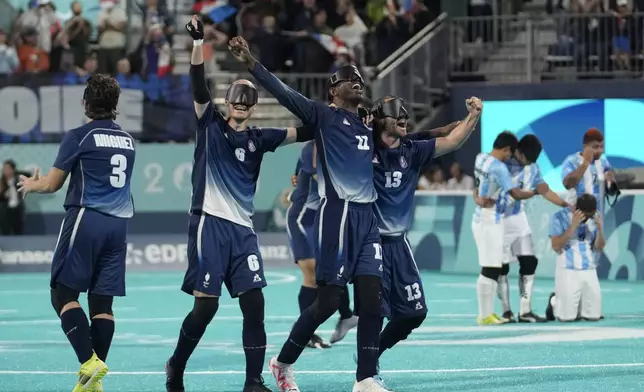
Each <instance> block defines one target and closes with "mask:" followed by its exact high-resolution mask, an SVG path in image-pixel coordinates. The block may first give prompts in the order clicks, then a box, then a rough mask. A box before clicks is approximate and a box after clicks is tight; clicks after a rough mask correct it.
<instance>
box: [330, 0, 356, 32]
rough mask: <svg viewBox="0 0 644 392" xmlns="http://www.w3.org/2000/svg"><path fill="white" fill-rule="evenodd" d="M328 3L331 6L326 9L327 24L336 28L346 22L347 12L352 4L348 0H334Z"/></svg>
mask: <svg viewBox="0 0 644 392" xmlns="http://www.w3.org/2000/svg"><path fill="white" fill-rule="evenodd" d="M328 3H329V4H330V5H331V7H328V9H327V24H328V25H329V27H331V28H332V29H337V28H338V27H340V26H342V25H343V24H345V23H346V20H347V14H348V13H349V10H350V9H351V8H353V5H352V4H351V1H350V0H335V1H330V2H328Z"/></svg>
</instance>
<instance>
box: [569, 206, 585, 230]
mask: <svg viewBox="0 0 644 392" xmlns="http://www.w3.org/2000/svg"><path fill="white" fill-rule="evenodd" d="M585 219H586V214H584V213H583V212H582V211H581V210H576V211H575V212H573V214H572V222H571V223H570V227H572V228H573V229H574V230H577V228H578V227H579V225H581V223H582V222H583V221H584V220H585Z"/></svg>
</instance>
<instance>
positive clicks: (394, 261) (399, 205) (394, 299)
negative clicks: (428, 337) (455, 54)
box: [372, 97, 482, 354]
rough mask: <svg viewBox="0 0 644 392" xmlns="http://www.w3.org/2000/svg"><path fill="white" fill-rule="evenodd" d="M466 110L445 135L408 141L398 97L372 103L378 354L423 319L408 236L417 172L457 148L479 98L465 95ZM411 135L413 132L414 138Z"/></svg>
mask: <svg viewBox="0 0 644 392" xmlns="http://www.w3.org/2000/svg"><path fill="white" fill-rule="evenodd" d="M467 108H468V111H469V115H468V116H467V118H466V119H465V120H463V121H462V122H460V123H459V125H458V126H457V127H456V128H455V129H454V130H453V131H452V132H451V133H450V134H449V136H446V137H440V138H437V139H433V140H427V141H412V140H410V138H406V136H407V129H406V128H407V111H406V110H405V108H404V102H403V100H402V99H400V98H398V97H385V98H381V99H379V100H378V101H376V103H375V104H374V106H373V108H372V115H373V117H374V121H373V129H374V138H375V140H376V148H375V154H374V159H373V168H374V186H375V188H376V191H377V193H378V199H377V200H376V203H375V212H376V217H377V218H378V228H379V231H380V240H381V242H382V259H383V276H382V308H383V316H384V317H388V318H389V320H390V321H389V323H387V326H386V327H385V329H384V330H383V331H382V333H381V335H380V354H382V353H383V352H384V351H385V350H387V349H390V348H392V347H393V346H394V345H395V344H397V343H398V342H400V341H401V340H405V339H406V338H407V336H408V335H409V334H410V333H411V332H412V331H413V330H414V329H416V328H418V327H419V326H420V325H421V324H422V323H423V320H425V316H426V315H427V305H426V303H425V296H424V293H423V284H422V282H421V278H420V272H419V271H418V266H417V265H416V261H415V260H414V255H413V252H412V249H411V246H410V245H409V241H407V237H406V232H407V231H408V230H409V228H410V226H411V221H412V215H413V210H414V193H415V191H416V185H417V183H418V177H419V175H420V173H422V172H423V170H424V168H425V167H426V166H427V165H428V164H429V163H430V162H431V161H432V159H433V158H434V157H436V156H440V155H444V154H446V153H449V152H451V151H453V150H455V149H457V148H458V147H460V146H461V145H462V144H463V143H464V142H465V140H466V139H467V138H468V137H469V136H470V134H471V133H472V131H473V130H474V128H475V126H476V123H477V122H478V120H479V117H480V115H481V109H482V103H481V101H480V100H479V99H478V98H471V99H468V100H467ZM414 138H415V137H414Z"/></svg>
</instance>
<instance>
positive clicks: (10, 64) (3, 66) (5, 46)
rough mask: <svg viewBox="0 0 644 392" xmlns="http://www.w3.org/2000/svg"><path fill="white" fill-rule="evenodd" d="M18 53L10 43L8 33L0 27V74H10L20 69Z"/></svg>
mask: <svg viewBox="0 0 644 392" xmlns="http://www.w3.org/2000/svg"><path fill="white" fill-rule="evenodd" d="M19 66H20V62H19V61H18V53H16V49H15V48H14V47H13V46H11V45H9V43H8V40H7V33H5V32H4V30H2V29H1V28H0V75H10V74H12V73H14V72H15V71H17V70H18V69H19Z"/></svg>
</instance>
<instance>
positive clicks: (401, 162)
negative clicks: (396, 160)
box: [400, 157, 407, 169]
mask: <svg viewBox="0 0 644 392" xmlns="http://www.w3.org/2000/svg"><path fill="white" fill-rule="evenodd" d="M400 167H402V168H403V169H404V168H406V167H407V160H406V159H405V157H400Z"/></svg>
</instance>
